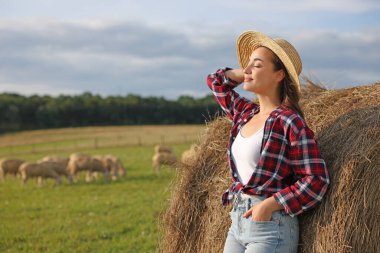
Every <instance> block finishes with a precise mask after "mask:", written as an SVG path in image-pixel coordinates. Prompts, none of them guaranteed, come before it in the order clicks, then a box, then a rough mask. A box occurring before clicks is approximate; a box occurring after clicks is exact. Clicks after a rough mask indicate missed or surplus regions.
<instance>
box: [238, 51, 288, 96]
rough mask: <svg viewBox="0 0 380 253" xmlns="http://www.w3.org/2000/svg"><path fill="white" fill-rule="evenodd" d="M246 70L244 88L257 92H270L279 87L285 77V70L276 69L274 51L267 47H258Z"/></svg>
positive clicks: (263, 93)
mask: <svg viewBox="0 0 380 253" xmlns="http://www.w3.org/2000/svg"><path fill="white" fill-rule="evenodd" d="M243 71H244V86H243V88H244V90H246V91H251V92H254V93H256V94H262V95H265V94H268V92H269V91H273V89H277V88H278V85H279V83H280V82H281V80H282V79H283V78H284V77H285V75H284V71H282V70H277V71H275V70H274V64H273V53H272V51H270V50H269V49H267V48H265V47H259V48H256V49H255V50H254V51H253V52H252V54H251V56H250V59H249V62H248V65H247V67H246V68H245V69H244V70H243Z"/></svg>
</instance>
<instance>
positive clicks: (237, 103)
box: [207, 68, 252, 119]
mask: <svg viewBox="0 0 380 253" xmlns="http://www.w3.org/2000/svg"><path fill="white" fill-rule="evenodd" d="M227 70H230V68H223V69H218V70H217V71H216V72H215V73H212V74H209V75H208V76H207V86H208V87H209V88H210V89H211V91H212V94H213V95H214V97H215V100H216V102H217V103H218V104H219V105H220V106H221V108H222V109H223V111H225V112H226V113H227V115H228V117H229V118H230V119H232V118H233V117H234V116H235V115H236V114H238V113H240V112H241V111H242V110H243V108H244V107H245V106H246V105H247V104H248V103H249V104H251V103H252V102H251V101H249V100H248V99H246V98H244V97H241V96H240V95H239V94H238V93H237V92H235V91H234V90H233V89H234V88H235V87H237V86H238V85H239V83H237V82H235V81H234V80H232V79H230V78H228V77H227V76H226V75H225V72H226V71H227Z"/></svg>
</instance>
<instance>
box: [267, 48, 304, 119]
mask: <svg viewBox="0 0 380 253" xmlns="http://www.w3.org/2000/svg"><path fill="white" fill-rule="evenodd" d="M272 53H273V52H272ZM273 64H274V70H275V71H278V70H283V71H284V73H285V77H284V79H282V83H281V85H280V99H281V103H284V104H286V105H288V106H289V107H290V108H292V109H293V110H295V111H296V112H297V113H298V114H299V115H300V116H301V117H302V118H304V113H303V111H302V109H301V106H300V105H299V101H300V93H299V92H298V91H297V88H296V86H295V85H294V84H293V83H292V80H291V79H290V77H289V74H288V71H286V68H285V66H284V64H283V63H282V61H281V60H280V58H278V56H277V55H276V54H275V53H273Z"/></svg>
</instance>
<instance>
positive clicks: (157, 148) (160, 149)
mask: <svg viewBox="0 0 380 253" xmlns="http://www.w3.org/2000/svg"><path fill="white" fill-rule="evenodd" d="M154 153H155V154H158V153H173V152H172V149H171V148H170V147H167V146H163V145H156V146H155V147H154Z"/></svg>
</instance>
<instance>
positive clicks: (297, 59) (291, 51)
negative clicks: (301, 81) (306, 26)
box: [274, 39, 302, 75]
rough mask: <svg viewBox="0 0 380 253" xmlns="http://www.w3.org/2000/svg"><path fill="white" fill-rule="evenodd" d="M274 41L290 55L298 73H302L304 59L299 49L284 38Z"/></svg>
mask: <svg viewBox="0 0 380 253" xmlns="http://www.w3.org/2000/svg"><path fill="white" fill-rule="evenodd" d="M274 41H275V42H276V43H277V44H278V45H279V46H280V47H281V48H282V49H283V50H284V52H285V53H286V54H287V55H288V57H289V59H290V60H291V61H292V64H293V66H294V68H295V69H296V72H297V75H300V74H301V72H302V61H301V57H300V56H299V54H298V52H297V50H296V49H295V48H294V47H293V45H292V44H290V43H289V42H288V41H286V40H284V39H274Z"/></svg>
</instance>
